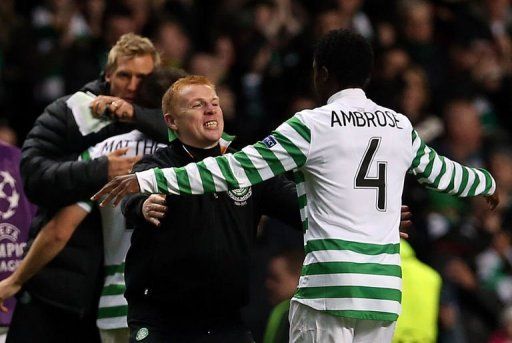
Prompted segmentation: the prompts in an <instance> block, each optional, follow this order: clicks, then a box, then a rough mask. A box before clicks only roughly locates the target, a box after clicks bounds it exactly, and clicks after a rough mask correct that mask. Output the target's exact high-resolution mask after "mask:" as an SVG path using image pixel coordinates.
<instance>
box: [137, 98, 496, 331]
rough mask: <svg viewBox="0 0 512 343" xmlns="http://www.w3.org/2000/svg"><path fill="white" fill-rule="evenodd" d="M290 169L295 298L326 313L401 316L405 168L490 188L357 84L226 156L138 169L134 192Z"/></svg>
mask: <svg viewBox="0 0 512 343" xmlns="http://www.w3.org/2000/svg"><path fill="white" fill-rule="evenodd" d="M288 170H294V174H295V179H296V185H297V195H298V199H299V205H300V213H301V217H302V225H303V229H304V244H305V246H304V248H305V253H306V256H305V260H304V266H303V268H302V275H301V277H300V280H299V284H298V289H297V292H296V293H295V295H294V298H293V299H294V300H295V301H298V302H300V303H302V304H305V305H307V306H310V307H312V308H314V309H316V310H320V311H325V312H327V313H330V314H332V315H335V316H342V317H350V318H358V319H372V320H387V321H394V320H396V319H397V318H398V315H399V313H400V308H401V306H400V302H401V273H402V271H401V268H400V254H399V249H400V248H399V246H400V245H399V244H400V242H399V230H398V228H399V224H400V208H401V203H402V201H401V197H402V190H403V184H404V178H405V174H406V173H407V172H408V171H409V172H411V173H412V174H414V175H416V177H417V178H418V180H419V181H420V182H421V183H423V184H424V185H426V186H427V187H431V188H434V189H437V190H439V191H442V192H446V193H450V194H453V195H457V196H461V197H465V196H474V195H479V194H486V195H489V194H492V193H494V191H495V188H496V185H495V182H494V180H493V178H492V177H491V175H490V174H489V173H488V172H487V171H486V170H483V169H474V168H468V167H465V166H462V165H460V164H458V163H457V162H454V161H451V160H449V159H447V158H445V157H442V156H439V155H438V154H437V153H436V152H435V151H434V150H433V149H431V148H429V147H428V146H426V145H425V144H424V143H423V142H422V140H421V138H420V137H419V136H418V135H417V133H416V132H415V131H414V130H413V128H412V126H411V123H410V122H409V120H408V119H407V118H406V117H405V116H403V115H402V114H399V113H396V112H394V111H392V110H390V109H387V108H384V107H381V106H378V105H377V104H375V103H374V102H373V101H371V100H369V99H368V98H366V96H365V94H364V92H363V91H362V90H361V89H346V90H343V91H340V92H338V93H336V94H334V95H333V96H331V98H330V99H329V100H328V102H327V105H325V106H322V107H319V108H316V109H313V110H305V111H301V112H299V113H297V114H296V115H295V116H293V117H292V118H291V119H289V120H288V121H286V122H285V123H283V124H282V125H281V126H279V127H278V128H277V129H276V130H275V131H274V132H272V133H271V135H269V136H268V137H266V138H265V139H263V140H262V141H260V142H258V143H256V144H254V145H252V146H247V147H245V148H243V149H242V150H241V151H239V152H237V153H235V154H225V155H223V156H220V157H216V158H207V159H205V160H204V161H202V162H199V163H197V164H189V165H187V166H185V167H182V168H175V169H173V168H167V169H159V168H154V169H150V170H147V171H144V172H140V173H137V178H138V181H139V185H140V187H141V190H142V191H143V192H149V193H171V194H201V193H205V192H219V191H225V190H227V189H233V188H241V187H248V186H251V185H254V184H256V183H258V182H261V181H262V180H266V179H269V178H271V177H273V176H275V175H278V174H282V173H284V172H285V171H288Z"/></svg>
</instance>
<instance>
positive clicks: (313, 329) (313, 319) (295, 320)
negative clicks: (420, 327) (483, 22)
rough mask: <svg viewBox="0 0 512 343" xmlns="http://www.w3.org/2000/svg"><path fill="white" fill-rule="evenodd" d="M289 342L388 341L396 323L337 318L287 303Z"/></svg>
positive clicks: (346, 342)
mask: <svg viewBox="0 0 512 343" xmlns="http://www.w3.org/2000/svg"><path fill="white" fill-rule="evenodd" d="M289 319H290V342H291V343H331V342H332V343H375V342H379V343H387V342H391V340H392V339H393V333H394V331H395V326H396V322H389V321H378V320H362V319H352V318H344V317H336V316H333V315H330V314H327V313H324V312H321V311H317V310H315V309H313V308H311V307H309V306H306V305H303V304H301V303H299V302H297V301H293V300H292V301H291V302H290V315H289Z"/></svg>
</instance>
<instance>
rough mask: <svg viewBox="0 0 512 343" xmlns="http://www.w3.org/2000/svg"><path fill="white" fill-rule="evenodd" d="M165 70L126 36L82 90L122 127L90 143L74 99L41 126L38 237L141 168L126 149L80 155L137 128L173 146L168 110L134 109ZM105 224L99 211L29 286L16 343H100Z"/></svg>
mask: <svg viewBox="0 0 512 343" xmlns="http://www.w3.org/2000/svg"><path fill="white" fill-rule="evenodd" d="M158 63H159V56H158V53H157V52H156V50H155V48H154V47H153V45H152V43H151V42H150V41H149V40H148V39H146V38H143V37H140V36H137V35H134V34H127V35H124V36H122V37H121V38H120V39H119V41H118V42H117V43H116V45H115V46H114V47H113V48H112V49H111V50H110V52H109V56H108V61H107V65H106V68H105V78H104V79H100V80H96V81H94V82H91V83H89V84H87V85H86V86H85V87H84V88H83V89H82V91H84V92H85V91H89V92H91V93H93V94H96V95H98V96H97V97H96V98H95V100H94V101H93V102H92V103H91V109H92V111H93V112H94V113H96V114H104V113H105V112H106V111H107V110H108V111H109V112H110V114H111V117H112V118H114V124H111V125H108V126H106V127H105V128H103V129H102V130H100V131H98V132H96V133H92V134H89V135H86V136H82V135H81V134H80V132H79V130H78V126H77V123H76V122H75V120H74V117H73V114H72V111H71V109H70V108H69V107H68V106H67V104H66V100H67V99H68V98H69V96H67V97H63V98H60V99H58V100H56V101H55V102H53V103H52V104H50V105H49V106H48V107H47V108H46V110H45V112H44V113H43V114H42V115H41V116H40V117H39V118H38V119H37V121H36V122H35V124H34V127H33V128H32V130H31V131H30V133H29V134H28V136H27V139H26V141H25V142H24V144H23V148H22V151H23V155H22V161H21V173H22V176H23V179H24V183H25V188H26V191H27V194H28V196H29V198H30V199H31V200H32V201H33V202H35V203H36V204H37V205H39V206H40V207H39V213H38V215H37V217H36V219H35V220H34V222H33V224H32V237H34V236H35V235H36V234H37V233H38V232H39V230H40V228H41V227H42V226H43V225H44V224H45V223H46V222H47V221H48V220H49V219H50V218H51V217H52V216H53V215H54V214H55V213H56V212H57V211H58V210H59V209H60V208H62V207H63V206H65V205H69V204H73V203H75V202H77V201H79V200H83V199H87V198H88V197H89V196H90V195H91V192H92V191H94V190H95V189H97V188H98V187H99V186H100V185H102V184H104V183H105V182H106V181H107V180H109V179H111V178H113V177H114V176H116V175H122V174H126V173H127V172H129V170H130V169H131V168H132V166H133V164H134V162H135V161H136V159H135V158H125V157H123V156H122V151H123V150H118V152H117V153H113V154H111V155H109V156H108V157H102V158H99V159H95V160H92V161H77V156H78V154H79V153H80V152H82V151H84V150H85V149H86V148H88V147H89V146H91V145H93V144H95V143H97V142H99V141H102V140H104V139H105V138H107V137H109V136H113V135H117V134H120V133H124V132H128V131H131V130H132V129H133V128H134V126H135V127H137V128H138V129H140V130H141V131H144V132H145V133H146V134H148V135H150V136H152V137H153V138H155V139H158V140H160V141H165V140H166V134H165V132H166V130H165V126H164V123H163V121H162V120H161V114H160V113H161V112H160V110H159V109H155V110H148V109H144V108H141V107H138V106H137V105H135V104H134V103H133V102H134V100H135V96H136V94H137V90H138V88H139V84H140V81H141V80H142V79H143V78H144V77H145V76H146V75H148V74H150V73H151V72H152V71H153V68H154V67H155V65H157V64H158ZM119 148H122V147H119ZM100 225H101V222H100V220H99V216H98V212H97V211H93V212H92V213H91V214H90V215H89V216H87V218H86V219H85V220H84V222H82V223H81V225H80V226H79V227H78V229H77V230H76V232H75V233H74V234H73V236H72V238H71V240H70V241H69V243H68V244H67V245H66V247H65V248H64V250H63V251H62V252H61V253H60V254H59V255H58V256H57V257H56V258H55V259H54V260H53V261H52V262H51V263H50V264H48V265H47V266H46V267H45V268H44V269H43V270H42V271H41V272H39V273H37V274H36V275H35V276H34V277H33V278H32V279H31V280H30V281H29V282H28V283H27V284H26V285H25V287H24V292H22V293H21V295H20V297H19V302H18V306H17V308H16V310H15V312H14V317H13V322H12V324H11V327H10V331H9V335H8V338H7V340H8V341H9V342H36V341H37V342H46V341H48V342H71V341H72V342H95V341H99V337H98V333H97V329H96V325H95V320H96V310H97V305H98V297H99V291H100V289H101V284H102V280H103V278H102V256H103V249H102V244H101V242H102V238H101V228H100ZM55 239H59V237H56V238H55Z"/></svg>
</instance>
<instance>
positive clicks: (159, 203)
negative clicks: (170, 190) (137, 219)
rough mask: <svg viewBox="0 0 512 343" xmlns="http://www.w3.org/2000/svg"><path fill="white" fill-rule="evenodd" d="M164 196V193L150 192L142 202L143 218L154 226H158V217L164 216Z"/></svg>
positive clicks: (165, 208) (165, 207) (165, 209)
mask: <svg viewBox="0 0 512 343" xmlns="http://www.w3.org/2000/svg"><path fill="white" fill-rule="evenodd" d="M165 197H166V196H165V195H164V194H151V195H150V196H149V197H148V198H147V199H146V201H144V203H143V204H142V215H143V216H144V219H146V220H147V221H148V222H150V223H151V224H153V225H155V226H160V219H162V218H163V217H165V213H166V212H167V206H165Z"/></svg>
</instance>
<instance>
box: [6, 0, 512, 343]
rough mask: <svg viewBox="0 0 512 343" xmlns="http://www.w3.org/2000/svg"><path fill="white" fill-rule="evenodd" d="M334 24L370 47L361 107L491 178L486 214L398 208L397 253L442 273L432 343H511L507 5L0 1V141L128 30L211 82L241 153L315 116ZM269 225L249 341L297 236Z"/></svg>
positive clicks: (440, 201)
mask: <svg viewBox="0 0 512 343" xmlns="http://www.w3.org/2000/svg"><path fill="white" fill-rule="evenodd" d="M336 28H350V29H353V30H355V31H357V32H359V33H360V34H362V35H363V36H365V37H366V38H367V39H369V40H370V41H371V42H372V44H373V47H374V49H375V55H376V65H375V69H374V73H373V78H372V80H371V81H370V83H369V85H368V87H367V93H368V96H369V97H370V98H371V99H373V100H374V101H375V102H377V103H379V104H381V105H383V106H388V107H391V108H393V109H395V110H397V111H398V112H401V113H403V114H405V115H406V116H408V117H409V119H410V120H411V122H412V123H413V125H414V126H415V128H416V130H417V131H418V132H419V133H420V135H421V136H422V138H423V139H424V140H425V141H426V142H427V143H428V144H429V145H430V146H432V147H435V148H436V150H437V151H438V152H439V153H441V154H443V155H445V156H447V157H449V158H451V159H454V160H456V161H459V162H461V163H463V164H466V165H470V166H476V167H486V168H488V169H489V170H490V171H491V172H492V174H493V175H494V176H495V178H496V181H497V183H498V185H499V187H498V189H499V191H500V192H501V193H500V198H501V204H500V207H499V208H498V210H497V211H495V212H492V213H491V212H488V211H486V210H485V206H484V205H485V204H484V203H483V200H481V199H473V200H470V201H466V200H460V199H458V198H455V197H451V196H448V195H443V194H439V193H434V192H430V191H426V190H424V189H423V188H422V187H419V186H418V185H417V184H416V182H415V181H411V182H407V183H406V187H405V191H404V196H403V198H404V203H406V204H408V205H409V206H410V207H411V209H412V211H413V214H414V226H413V228H412V229H411V230H410V240H409V242H410V243H411V245H412V247H413V248H414V250H415V251H416V255H417V257H418V258H419V259H420V260H421V261H423V262H425V263H427V264H428V265H430V266H432V267H433V268H434V269H435V270H437V272H438V273H439V274H440V275H441V276H442V287H441V294H440V299H441V300H440V307H439V321H438V329H439V335H438V341H439V342H487V341H489V342H506V339H509V340H512V315H511V313H512V198H511V196H512V145H511V142H510V138H511V129H512V120H511V118H512V117H511V116H510V114H509V111H510V110H511V109H512V5H511V3H510V1H508V0H456V1H453V0H451V1H449V0H430V1H426V0H403V1H398V0H387V1H382V0H366V1H363V0H332V1H330V0H321V1H320V0H319V1H307V0H224V1H221V0H218V1H213V0H196V1H194V0H119V1H107V0H46V1H34V0H33V1H23V2H21V1H16V2H15V1H14V0H2V1H0V140H2V141H5V142H8V143H10V144H13V145H18V146H21V144H22V143H23V140H24V138H25V135H26V134H27V132H28V131H29V130H30V128H31V127H32V125H33V122H34V120H35V118H37V116H39V114H40V113H41V112H42V110H43V109H44V107H45V106H46V105H48V104H49V103H50V102H52V101H53V100H55V99H57V98H58V97H61V96H63V95H65V94H69V93H72V92H75V91H76V90H77V89H79V88H80V87H82V86H83V85H84V84H85V83H86V82H88V81H90V80H92V79H95V78H96V77H97V76H98V75H99V74H100V73H101V71H102V69H103V66H104V64H105V62H106V53H107V52H108V50H109V49H110V47H111V46H112V45H113V44H114V43H115V42H116V41H117V39H118V38H119V37H120V36H121V35H122V34H124V33H127V32H136V33H139V34H142V35H144V36H147V37H149V38H150V39H151V40H152V41H153V42H154V43H155V45H156V46H157V48H158V49H159V51H160V52H161V54H162V61H163V65H164V66H168V67H179V68H182V69H184V70H186V71H187V72H188V73H191V74H201V75H205V76H207V77H208V78H209V79H210V80H212V81H213V82H214V83H215V84H217V85H218V88H217V91H218V94H219V97H220V99H221V102H222V103H221V105H222V108H223V111H224V116H225V122H226V131H227V132H228V133H231V134H236V135H237V136H238V139H237V143H236V144H237V146H243V145H245V144H246V143H252V142H253V141H255V140H256V139H259V138H262V137H264V136H265V135H266V133H268V132H269V131H270V130H271V129H273V128H274V127H275V126H276V125H277V124H278V123H280V122H282V121H283V120H285V119H286V118H288V117H290V116H291V115H292V114H293V113H295V112H296V111H298V110H302V109H304V108H313V107H315V106H316V105H318V104H317V102H316V99H315V95H314V94H313V92H312V84H311V65H310V64H311V60H312V51H313V48H314V43H315V41H316V40H317V39H318V38H319V37H321V36H322V35H323V34H325V33H327V32H328V31H330V30H332V29H336ZM281 226H282V225H281V224H280V223H278V222H274V221H270V220H269V221H266V222H263V223H262V224H261V227H262V230H261V237H260V244H259V245H258V247H257V249H256V250H255V251H254V255H255V261H257V262H255V266H254V269H255V270H254V273H253V275H254V278H255V282H254V285H255V286H254V296H253V301H252V303H251V305H250V310H248V313H247V318H248V321H249V322H251V324H252V326H253V327H252V329H253V332H254V333H255V336H256V337H258V335H259V337H261V336H262V335H263V328H264V325H265V320H263V319H261V318H265V316H264V315H261V314H262V313H264V314H267V315H268V311H269V309H270V304H277V303H279V302H281V301H283V300H285V299H282V298H283V297H284V298H286V296H289V295H288V294H286V295H285V296H281V298H280V297H279V294H280V293H286V292H281V291H280V290H279V285H280V284H285V283H284V282H281V283H279V282H276V280H279V279H280V278H282V277H284V276H281V277H280V276H279V273H280V272H281V273H288V270H287V269H286V268H285V267H282V266H280V264H279V263H277V264H276V262H275V261H274V263H272V264H270V269H271V272H270V274H268V275H270V276H268V277H269V278H270V280H267V282H266V284H267V286H268V290H269V291H270V293H271V294H270V296H269V297H268V299H269V300H267V301H266V302H264V301H262V300H261V299H263V298H265V299H266V298H267V297H266V296H265V295H264V294H258V292H260V293H261V292H263V289H264V287H263V284H264V283H265V282H264V280H265V277H266V275H267V271H266V269H265V268H266V266H267V262H268V261H269V260H270V259H271V256H274V255H275V254H279V253H282V252H283V251H284V250H293V249H297V248H300V247H301V244H302V243H301V237H300V233H296V232H294V231H292V230H288V229H283V228H282V227H281ZM292 255H293V254H292ZM291 264H293V263H291ZM299 265H300V263H299ZM280 269H282V270H280ZM289 274H290V275H292V274H293V275H294V273H289ZM285 276H288V274H286V275H285ZM287 287H288V286H287ZM291 289H292V290H293V289H294V287H291ZM425 291H426V292H427V291H428V290H425ZM251 306H252V307H251Z"/></svg>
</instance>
